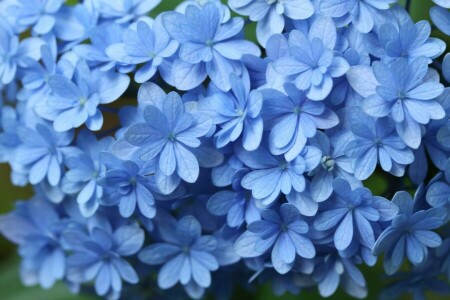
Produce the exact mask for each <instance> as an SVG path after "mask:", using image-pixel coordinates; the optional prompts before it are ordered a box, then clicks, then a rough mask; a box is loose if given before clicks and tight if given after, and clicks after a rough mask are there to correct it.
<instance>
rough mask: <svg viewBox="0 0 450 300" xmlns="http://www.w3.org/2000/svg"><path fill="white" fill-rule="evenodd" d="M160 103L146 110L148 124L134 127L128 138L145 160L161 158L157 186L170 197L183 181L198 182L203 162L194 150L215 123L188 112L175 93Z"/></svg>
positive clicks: (206, 117) (164, 97)
mask: <svg viewBox="0 0 450 300" xmlns="http://www.w3.org/2000/svg"><path fill="white" fill-rule="evenodd" d="M158 101H159V102H158V103H153V104H150V103H149V104H150V105H148V106H146V107H145V109H144V115H143V116H144V120H145V123H139V124H136V125H133V126H131V127H130V128H129V129H128V130H127V132H126V133H125V139H126V140H127V141H128V142H129V143H130V144H132V145H134V146H137V147H139V150H138V151H139V156H140V158H141V159H142V160H144V161H148V160H152V159H157V161H158V163H157V165H158V168H157V174H156V176H157V179H156V180H157V184H158V187H159V188H160V190H161V192H163V193H165V194H168V193H170V192H172V191H173V190H174V189H175V188H176V186H177V185H178V183H179V182H180V178H181V179H183V180H184V181H186V182H190V183H193V182H195V181H196V180H197V178H198V175H199V163H198V160H197V158H196V157H195V155H194V154H193V153H192V152H191V150H190V149H191V148H197V147H199V146H200V145H201V141H200V140H199V138H200V137H202V136H204V135H205V134H206V133H208V132H209V130H210V129H211V120H210V118H209V117H208V116H207V115H205V114H201V113H196V114H191V113H189V112H186V111H185V107H184V105H183V102H182V101H181V98H180V96H179V95H178V94H177V93H175V92H171V93H169V94H168V95H167V96H166V95H165V94H163V95H162V98H160V99H158Z"/></svg>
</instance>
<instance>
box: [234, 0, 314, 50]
mask: <svg viewBox="0 0 450 300" xmlns="http://www.w3.org/2000/svg"><path fill="white" fill-rule="evenodd" d="M229 5H230V7H231V8H232V9H233V10H234V11H235V12H237V13H238V14H241V15H244V16H249V18H250V20H252V21H254V22H257V25H256V36H257V38H258V42H259V43H260V44H261V45H263V46H264V47H265V46H266V45H267V41H268V40H269V38H270V37H271V36H272V35H273V34H277V33H282V32H283V29H284V26H285V17H288V18H291V19H293V20H305V19H308V18H309V17H311V16H312V15H313V13H314V6H313V4H312V3H311V1H310V0H281V1H280V0H256V1H251V0H246V1H240V0H230V1H229Z"/></svg>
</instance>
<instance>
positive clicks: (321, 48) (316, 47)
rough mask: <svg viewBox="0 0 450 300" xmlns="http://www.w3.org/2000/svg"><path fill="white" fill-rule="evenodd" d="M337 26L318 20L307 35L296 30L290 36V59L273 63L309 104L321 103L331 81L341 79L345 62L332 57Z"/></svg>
mask: <svg viewBox="0 0 450 300" xmlns="http://www.w3.org/2000/svg"><path fill="white" fill-rule="evenodd" d="M336 38H337V37H336V26H335V24H334V23H333V21H332V20H331V19H328V18H318V19H317V20H315V21H314V23H313V24H312V25H311V28H310V29H309V33H308V34H307V35H306V34H304V33H302V32H301V31H298V30H292V31H291V32H290V34H289V56H287V57H282V58H280V59H278V60H277V61H275V63H274V68H275V71H277V72H278V73H280V74H284V75H290V76H293V77H294V80H293V81H294V82H295V86H296V87H297V89H299V90H302V91H305V92H306V97H308V98H309V99H311V100H323V99H325V98H326V97H327V96H328V95H329V94H330V92H331V89H332V88H333V79H332V78H334V77H340V76H342V75H344V74H345V73H346V72H347V71H348V69H349V67H350V66H349V64H348V62H347V61H346V60H345V59H344V58H343V57H340V56H335V54H334V52H333V49H334V47H335V45H336Z"/></svg>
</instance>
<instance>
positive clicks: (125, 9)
mask: <svg viewBox="0 0 450 300" xmlns="http://www.w3.org/2000/svg"><path fill="white" fill-rule="evenodd" d="M95 2H98V4H99V5H98V6H99V10H100V15H101V17H102V18H104V19H108V20H111V19H112V20H114V21H115V22H117V23H119V24H122V23H127V22H129V21H131V20H134V19H138V18H140V17H142V16H145V15H147V14H148V13H149V12H150V11H151V10H153V9H154V8H155V7H156V6H158V5H159V4H160V3H161V0H95Z"/></svg>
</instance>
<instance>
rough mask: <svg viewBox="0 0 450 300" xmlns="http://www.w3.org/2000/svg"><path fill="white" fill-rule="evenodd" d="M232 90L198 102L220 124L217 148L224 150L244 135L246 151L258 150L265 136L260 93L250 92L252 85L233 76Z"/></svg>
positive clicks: (214, 121) (213, 120) (200, 107)
mask: <svg viewBox="0 0 450 300" xmlns="http://www.w3.org/2000/svg"><path fill="white" fill-rule="evenodd" d="M230 77H231V78H230V83H231V86H232V87H231V91H230V92H228V93H222V92H218V93H215V94H213V95H212V96H210V97H206V98H204V99H202V100H201V101H199V109H200V111H201V112H203V113H205V114H207V115H209V116H210V118H211V119H212V122H213V124H218V125H219V126H220V130H218V131H217V133H216V134H215V137H216V138H217V139H216V145H217V147H218V148H222V147H224V146H226V145H227V144H229V143H230V142H234V141H236V140H237V139H238V138H239V137H241V136H242V145H243V147H244V149H245V150H247V151H253V150H256V149H257V148H258V147H259V144H260V143H261V139H262V135H263V119H262V117H261V109H262V106H263V97H262V95H261V93H260V92H259V91H255V90H254V91H252V92H251V93H250V83H249V82H248V81H243V80H241V79H240V78H239V77H238V76H237V75H234V74H232V75H230Z"/></svg>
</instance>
